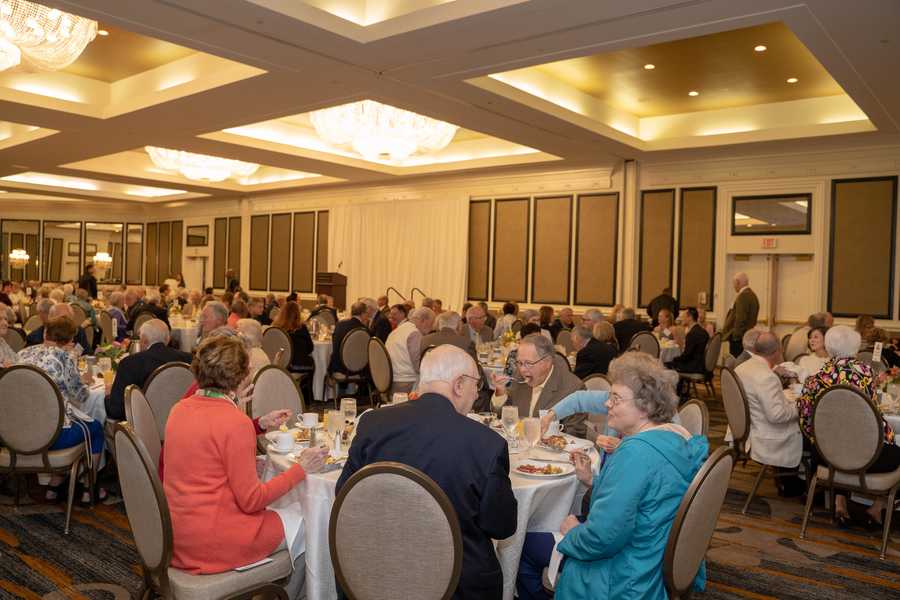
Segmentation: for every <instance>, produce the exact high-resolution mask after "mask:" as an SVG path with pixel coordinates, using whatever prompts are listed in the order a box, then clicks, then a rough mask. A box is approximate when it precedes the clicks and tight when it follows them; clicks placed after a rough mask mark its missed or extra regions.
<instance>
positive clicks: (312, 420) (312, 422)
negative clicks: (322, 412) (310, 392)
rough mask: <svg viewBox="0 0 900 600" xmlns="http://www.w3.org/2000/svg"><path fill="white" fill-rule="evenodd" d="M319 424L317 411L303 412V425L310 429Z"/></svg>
mask: <svg viewBox="0 0 900 600" xmlns="http://www.w3.org/2000/svg"><path fill="white" fill-rule="evenodd" d="M318 424H319V414H318V413H303V426H304V427H306V428H307V429H312V428H313V427H315V426H316V425H318Z"/></svg>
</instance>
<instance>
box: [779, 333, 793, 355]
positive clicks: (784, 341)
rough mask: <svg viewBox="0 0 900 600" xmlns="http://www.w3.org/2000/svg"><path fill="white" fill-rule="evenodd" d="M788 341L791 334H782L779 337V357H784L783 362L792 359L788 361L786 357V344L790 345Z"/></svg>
mask: <svg viewBox="0 0 900 600" xmlns="http://www.w3.org/2000/svg"><path fill="white" fill-rule="evenodd" d="M790 341H791V334H790V333H786V334H784V335H783V336H781V356H783V357H784V360H792V359H790V358H788V357H787V355H788V344H789V343H790Z"/></svg>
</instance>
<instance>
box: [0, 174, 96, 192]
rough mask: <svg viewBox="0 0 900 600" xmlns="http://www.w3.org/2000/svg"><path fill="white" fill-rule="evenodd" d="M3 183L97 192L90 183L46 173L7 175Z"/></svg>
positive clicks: (94, 186)
mask: <svg viewBox="0 0 900 600" xmlns="http://www.w3.org/2000/svg"><path fill="white" fill-rule="evenodd" d="M2 179H3V181H13V182H16V183H27V184H29V185H45V186H48V187H59V188H68V189H72V190H90V191H95V190H97V189H98V188H97V186H96V184H94V183H91V182H90V181H84V180H82V179H76V178H74V177H65V176H63V175H47V174H46V173H31V172H29V173H19V174H18V175H8V176H6V177H3V178H2Z"/></svg>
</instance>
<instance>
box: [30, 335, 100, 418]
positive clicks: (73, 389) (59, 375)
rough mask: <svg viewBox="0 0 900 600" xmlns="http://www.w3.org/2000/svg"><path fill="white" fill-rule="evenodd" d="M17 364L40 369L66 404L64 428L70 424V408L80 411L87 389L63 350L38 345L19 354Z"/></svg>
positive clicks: (76, 368)
mask: <svg viewBox="0 0 900 600" xmlns="http://www.w3.org/2000/svg"><path fill="white" fill-rule="evenodd" d="M19 362H20V363H23V364H27V365H33V366H35V367H38V368H39V369H42V370H43V371H44V372H45V373H47V375H48V376H49V377H50V379H52V380H53V383H55V384H56V387H58V388H59V391H60V393H61V394H62V397H63V401H64V402H65V404H66V415H65V423H64V425H63V426H64V427H68V426H69V425H70V423H71V419H70V417H71V414H70V413H71V411H70V407H72V406H74V407H75V408H78V409H80V408H81V407H82V406H83V404H84V401H85V400H87V398H88V388H87V386H86V385H84V382H82V381H81V377H80V376H79V375H78V367H77V366H76V364H75V361H73V360H72V357H71V356H70V355H69V353H68V352H66V350H65V349H64V348H60V347H57V346H48V345H47V344H38V345H37V346H29V347H28V348H25V349H24V350H22V351H21V352H19Z"/></svg>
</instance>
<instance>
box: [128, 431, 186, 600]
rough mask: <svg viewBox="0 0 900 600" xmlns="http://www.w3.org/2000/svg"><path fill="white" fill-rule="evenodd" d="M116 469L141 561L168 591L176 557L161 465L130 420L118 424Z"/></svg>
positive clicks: (163, 590)
mask: <svg viewBox="0 0 900 600" xmlns="http://www.w3.org/2000/svg"><path fill="white" fill-rule="evenodd" d="M114 441H115V445H116V469H117V470H118V473H119V485H120V486H121V488H122V499H123V500H124V502H125V513H126V514H127V515H128V524H129V525H130V526H131V534H132V537H133V538H134V545H135V547H136V548H137V551H138V556H140V559H141V564H142V565H143V567H144V569H145V570H146V571H147V573H148V578H149V579H150V580H151V581H154V582H158V584H159V587H160V588H161V589H160V591H161V592H162V593H163V594H165V596H164V597H170V595H169V594H168V593H167V592H168V584H169V580H168V573H167V570H168V567H169V563H170V562H171V560H172V539H173V538H172V518H171V517H170V516H169V504H168V502H167V501H166V495H165V492H163V487H162V484H161V483H160V481H159V476H158V475H157V470H156V469H157V465H156V462H154V461H153V460H152V459H151V458H150V454H149V453H148V452H147V448H146V447H144V444H143V442H142V441H141V440H140V439H139V438H138V436H137V435H136V434H135V432H134V429H133V428H132V427H131V426H130V425H129V424H128V423H119V424H118V425H116V432H115V437H114Z"/></svg>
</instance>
